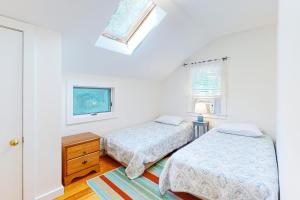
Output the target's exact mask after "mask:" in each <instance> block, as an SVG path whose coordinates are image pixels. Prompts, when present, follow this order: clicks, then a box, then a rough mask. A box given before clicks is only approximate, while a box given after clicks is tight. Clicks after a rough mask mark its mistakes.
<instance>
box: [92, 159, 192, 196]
mask: <svg viewBox="0 0 300 200" xmlns="http://www.w3.org/2000/svg"><path fill="white" fill-rule="evenodd" d="M165 162H166V159H163V160H161V161H159V162H158V163H156V164H155V165H154V166H152V167H151V168H150V169H148V170H147V171H146V172H145V173H144V174H143V176H141V177H139V178H137V179H134V180H130V179H129V178H128V177H127V176H126V175H125V168H124V167H119V168H117V169H115V170H112V171H110V172H107V173H105V174H103V175H101V176H98V177H95V178H93V179H90V180H88V181H87V183H88V185H89V186H90V187H91V188H92V189H93V191H94V192H95V193H96V194H97V195H98V196H99V198H100V199H101V200H119V199H120V200H121V199H125V200H130V199H134V200H160V199H175V200H176V199H184V200H195V199H197V198H195V197H193V196H191V195H188V194H185V193H172V192H167V193H166V194H165V195H163V196H162V195H161V194H160V192H159V188H158V182H159V178H158V177H159V175H160V173H161V171H162V169H163V166H164V165H165Z"/></svg>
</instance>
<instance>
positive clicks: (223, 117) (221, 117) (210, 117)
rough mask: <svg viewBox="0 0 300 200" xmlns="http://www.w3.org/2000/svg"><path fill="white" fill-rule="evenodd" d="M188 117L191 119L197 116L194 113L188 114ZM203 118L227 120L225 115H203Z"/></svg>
mask: <svg viewBox="0 0 300 200" xmlns="http://www.w3.org/2000/svg"><path fill="white" fill-rule="evenodd" d="M189 115H190V116H191V117H197V116H199V115H198V114H195V113H189ZM203 117H204V118H206V119H221V120H225V119H227V117H228V116H227V115H218V114H205V115H203Z"/></svg>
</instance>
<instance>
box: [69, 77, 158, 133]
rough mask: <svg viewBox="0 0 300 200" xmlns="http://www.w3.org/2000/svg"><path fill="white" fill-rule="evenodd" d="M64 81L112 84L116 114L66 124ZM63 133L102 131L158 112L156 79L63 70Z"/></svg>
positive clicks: (107, 130)
mask: <svg viewBox="0 0 300 200" xmlns="http://www.w3.org/2000/svg"><path fill="white" fill-rule="evenodd" d="M67 81H83V82H87V83H91V84H99V85H106V86H111V87H114V88H115V113H116V116H117V117H116V118H114V119H108V120H102V121H95V122H88V123H82V124H75V125H66V85H67ZM63 90H64V91H63V97H64V99H63V105H64V109H63V111H64V114H63V119H64V120H63V124H64V128H63V133H64V135H70V134H76V133H80V132H86V131H91V132H94V133H96V134H99V135H102V134H105V133H107V132H110V131H113V130H117V129H120V128H124V127H129V126H132V125H135V124H139V123H142V122H145V121H148V120H152V119H153V118H155V117H157V116H158V115H159V109H160V94H161V89H160V83H159V82H153V81H144V80H134V79H124V78H116V77H109V76H91V75H84V74H65V75H64V84H63Z"/></svg>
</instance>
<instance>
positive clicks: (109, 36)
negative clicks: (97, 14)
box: [95, 0, 166, 55]
mask: <svg viewBox="0 0 300 200" xmlns="http://www.w3.org/2000/svg"><path fill="white" fill-rule="evenodd" d="M165 15H166V13H165V12H164V11H163V10H162V9H161V8H160V7H158V6H157V5H156V4H155V3H154V2H153V0H121V1H120V2H119V5H118V7H117V9H116V11H115V12H114V14H113V15H112V16H111V18H110V20H109V22H108V24H107V26H106V27H105V29H104V31H103V33H102V34H101V35H100V37H99V39H98V41H97V42H96V44H95V45H96V46H97V47H101V48H104V49H108V50H111V51H115V52H119V53H123V54H127V55H130V54H132V52H133V51H134V50H135V49H136V48H137V46H138V45H139V44H140V43H141V42H142V41H143V40H144V38H145V37H146V36H147V35H148V34H149V33H150V31H151V30H152V29H153V28H154V27H155V26H157V25H158V24H159V23H160V22H161V20H162V19H163V18H164V17H165Z"/></svg>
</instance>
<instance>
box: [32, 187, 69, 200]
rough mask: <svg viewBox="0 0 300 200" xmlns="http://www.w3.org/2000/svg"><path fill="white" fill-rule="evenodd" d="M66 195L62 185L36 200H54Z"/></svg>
mask: <svg viewBox="0 0 300 200" xmlns="http://www.w3.org/2000/svg"><path fill="white" fill-rule="evenodd" d="M63 194H64V187H63V186H62V185H61V186H60V187H59V188H56V189H54V190H51V191H49V192H47V193H45V194H42V195H40V196H38V197H35V198H34V199H35V200H53V199H54V198H56V197H59V196H61V195H63Z"/></svg>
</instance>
